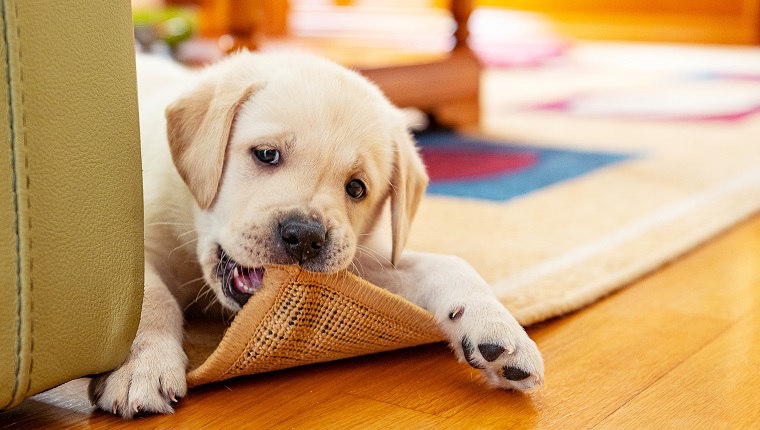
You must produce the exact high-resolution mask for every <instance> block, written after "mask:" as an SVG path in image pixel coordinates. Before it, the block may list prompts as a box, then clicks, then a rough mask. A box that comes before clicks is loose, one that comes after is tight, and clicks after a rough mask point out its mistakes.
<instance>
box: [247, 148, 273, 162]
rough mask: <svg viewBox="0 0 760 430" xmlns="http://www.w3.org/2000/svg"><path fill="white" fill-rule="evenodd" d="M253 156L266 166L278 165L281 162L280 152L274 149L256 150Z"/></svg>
mask: <svg viewBox="0 0 760 430" xmlns="http://www.w3.org/2000/svg"><path fill="white" fill-rule="evenodd" d="M253 155H254V156H256V158H257V159H258V160H259V161H261V162H262V163H266V164H277V163H278V162H279V161H280V151H278V150H276V149H272V148H254V149H253Z"/></svg>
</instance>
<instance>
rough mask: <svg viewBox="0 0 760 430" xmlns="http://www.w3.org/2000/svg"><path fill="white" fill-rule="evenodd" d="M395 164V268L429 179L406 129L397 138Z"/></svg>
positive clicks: (393, 226) (392, 204)
mask: <svg viewBox="0 0 760 430" xmlns="http://www.w3.org/2000/svg"><path fill="white" fill-rule="evenodd" d="M394 141H395V146H396V148H395V151H394V153H395V160H394V165H393V174H392V175H391V194H390V199H391V233H392V234H393V242H392V243H393V248H392V252H391V262H392V263H393V264H396V263H397V262H398V260H399V257H400V256H401V251H402V250H403V249H404V245H406V239H407V237H408V236H409V228H410V227H411V225H412V220H413V219H414V215H415V214H416V213H417V207H418V206H419V205H420V201H421V200H422V196H423V195H424V194H425V188H427V184H428V176H427V173H426V172H425V166H424V165H423V163H422V158H420V155H419V153H418V152H417V147H416V146H415V145H414V140H413V139H412V137H411V135H410V134H409V132H408V131H407V130H406V128H404V129H403V130H401V131H399V132H397V134H396V136H395V138H394Z"/></svg>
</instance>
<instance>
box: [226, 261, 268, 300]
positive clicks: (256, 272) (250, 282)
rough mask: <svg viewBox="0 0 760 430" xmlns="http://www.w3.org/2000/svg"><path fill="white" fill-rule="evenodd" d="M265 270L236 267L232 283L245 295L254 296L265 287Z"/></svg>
mask: <svg viewBox="0 0 760 430" xmlns="http://www.w3.org/2000/svg"><path fill="white" fill-rule="evenodd" d="M263 281H264V269H261V268H257V269H248V268H245V267H240V266H235V269H234V270H233V271H232V282H233V284H234V285H235V289H236V290H238V291H239V292H241V293H243V294H253V293H255V292H256V291H258V290H260V289H261V287H262V286H263V285H264V282H263Z"/></svg>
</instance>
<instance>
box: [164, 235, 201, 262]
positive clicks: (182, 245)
mask: <svg viewBox="0 0 760 430" xmlns="http://www.w3.org/2000/svg"><path fill="white" fill-rule="evenodd" d="M196 242H198V238H197V237H196V238H195V239H190V240H188V241H187V242H185V243H182V244H180V245H177V246H176V247H174V249H172V250H171V251H169V255H167V256H166V258H171V256H172V254H174V253H175V252H176V251H178V250H179V249H181V248H184V247H186V246H187V245H191V244H195V243H196Z"/></svg>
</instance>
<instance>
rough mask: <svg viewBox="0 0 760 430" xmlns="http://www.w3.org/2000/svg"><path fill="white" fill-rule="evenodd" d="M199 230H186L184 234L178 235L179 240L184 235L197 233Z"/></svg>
mask: <svg viewBox="0 0 760 430" xmlns="http://www.w3.org/2000/svg"><path fill="white" fill-rule="evenodd" d="M197 231H198V230H196V229H192V230H188V231H186V232H184V233H182V234H180V235H178V236H177V240H179V239H181V238H183V237H185V236H187V235H188V234H193V233H196V232H197Z"/></svg>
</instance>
